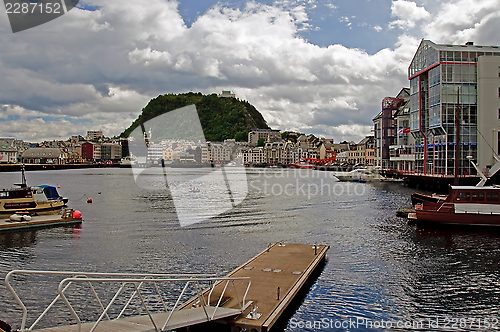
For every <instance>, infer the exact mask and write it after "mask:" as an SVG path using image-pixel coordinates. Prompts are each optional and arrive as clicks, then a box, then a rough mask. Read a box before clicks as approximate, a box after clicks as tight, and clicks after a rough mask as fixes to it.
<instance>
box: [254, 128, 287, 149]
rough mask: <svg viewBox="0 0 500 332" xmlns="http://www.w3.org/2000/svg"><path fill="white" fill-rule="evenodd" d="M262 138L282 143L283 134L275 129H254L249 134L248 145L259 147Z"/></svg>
mask: <svg viewBox="0 0 500 332" xmlns="http://www.w3.org/2000/svg"><path fill="white" fill-rule="evenodd" d="M260 138H264V139H265V140H266V142H270V143H273V142H277V141H281V133H280V131H279V130H273V129H254V130H252V131H250V132H249V133H248V145H250V146H257V144H258V142H259V139H260Z"/></svg>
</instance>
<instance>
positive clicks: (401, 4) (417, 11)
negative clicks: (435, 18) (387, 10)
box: [390, 0, 431, 30]
mask: <svg viewBox="0 0 500 332" xmlns="http://www.w3.org/2000/svg"><path fill="white" fill-rule="evenodd" d="M391 14H392V16H395V17H397V18H398V19H397V20H396V21H393V22H391V23H390V26H391V27H394V26H398V27H400V28H401V29H404V30H407V29H411V28H413V27H415V25H416V23H417V22H418V21H420V20H426V19H428V18H430V17H431V14H430V13H429V12H428V11H427V10H426V9H425V8H424V7H418V6H417V4H416V3H415V2H413V1H405V0H396V1H393V2H392V6H391Z"/></svg>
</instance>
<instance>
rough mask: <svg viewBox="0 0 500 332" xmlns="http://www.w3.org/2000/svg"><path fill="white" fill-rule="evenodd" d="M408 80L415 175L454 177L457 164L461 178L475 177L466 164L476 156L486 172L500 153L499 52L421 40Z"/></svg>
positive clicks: (469, 165)
mask: <svg viewBox="0 0 500 332" xmlns="http://www.w3.org/2000/svg"><path fill="white" fill-rule="evenodd" d="M408 78H409V80H410V95H411V96H410V100H411V105H410V131H411V134H412V135H413V137H414V138H415V162H414V169H415V170H416V171H417V172H420V173H425V174H436V175H453V174H455V159H458V162H459V165H458V166H459V174H465V175H467V174H474V173H475V169H474V168H473V166H472V165H471V164H470V163H469V161H468V159H467V157H468V156H471V157H472V159H473V160H474V161H477V163H478V166H479V168H480V169H481V170H483V171H486V172H487V171H488V170H489V168H490V167H491V166H492V165H493V164H494V163H495V158H496V157H497V155H498V153H499V141H500V136H499V135H500V134H499V132H500V114H499V112H500V100H499V98H500V80H499V79H500V48H499V47H498V46H476V45H474V44H473V43H472V42H468V43H466V44H464V45H443V44H435V43H433V42H432V41H430V40H422V41H421V43H420V46H419V47H418V49H417V52H416V53H415V55H414V58H413V60H412V62H411V64H410V66H409V68H408ZM457 107H458V108H459V111H460V117H459V118H458V119H457V121H456V119H455V114H456V112H457ZM457 122H458V124H459V127H460V132H459V140H460V155H455V145H456V139H455V133H456V130H457V125H456V123H457Z"/></svg>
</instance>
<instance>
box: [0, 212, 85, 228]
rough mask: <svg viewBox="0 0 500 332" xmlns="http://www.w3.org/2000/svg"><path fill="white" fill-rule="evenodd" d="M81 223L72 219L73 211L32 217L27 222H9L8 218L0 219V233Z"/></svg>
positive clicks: (79, 219) (78, 219)
mask: <svg viewBox="0 0 500 332" xmlns="http://www.w3.org/2000/svg"><path fill="white" fill-rule="evenodd" d="M81 223H82V218H73V210H72V209H67V210H65V211H63V213H62V214H48V215H39V216H32V217H31V220H29V221H11V220H10V219H9V218H4V219H0V232H8V231H17V230H32V229H36V228H45V227H55V226H69V225H75V224H81Z"/></svg>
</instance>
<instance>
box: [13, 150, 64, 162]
mask: <svg viewBox="0 0 500 332" xmlns="http://www.w3.org/2000/svg"><path fill="white" fill-rule="evenodd" d="M22 162H23V163H26V164H64V163H65V155H64V153H63V151H61V149H59V148H29V149H27V150H26V151H24V152H23V154H22Z"/></svg>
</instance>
